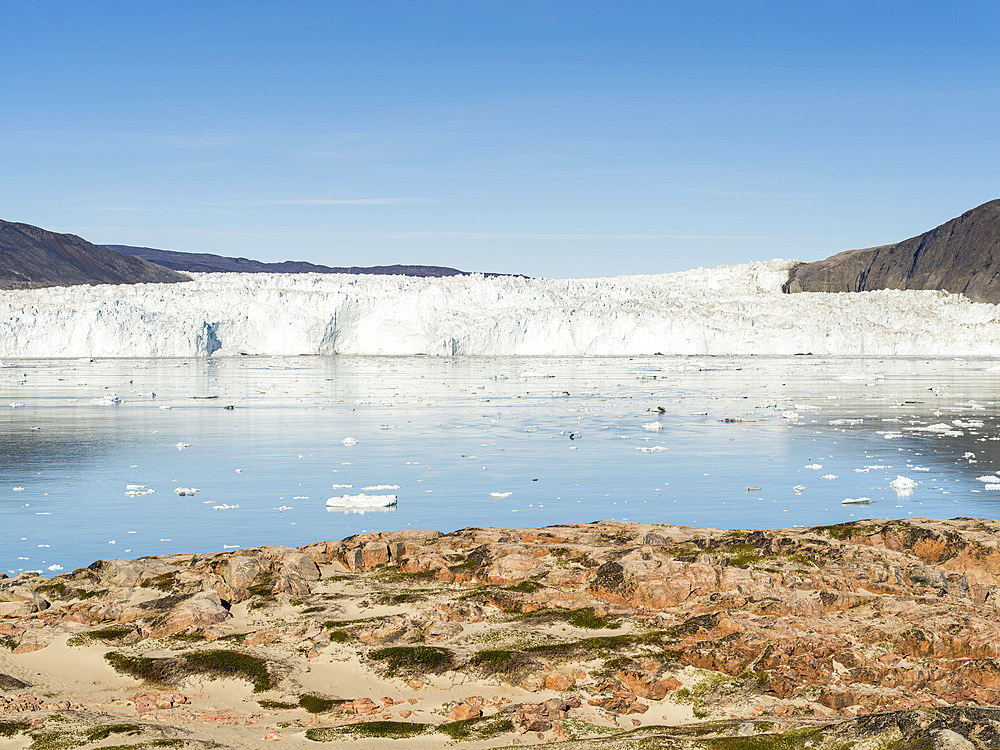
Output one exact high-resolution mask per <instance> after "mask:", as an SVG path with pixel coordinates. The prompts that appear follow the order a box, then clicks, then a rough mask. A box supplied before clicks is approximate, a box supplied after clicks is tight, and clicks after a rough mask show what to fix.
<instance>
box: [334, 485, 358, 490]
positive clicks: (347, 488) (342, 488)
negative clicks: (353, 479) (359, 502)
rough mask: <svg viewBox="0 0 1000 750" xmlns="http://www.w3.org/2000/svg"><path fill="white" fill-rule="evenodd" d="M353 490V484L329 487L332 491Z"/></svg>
mask: <svg viewBox="0 0 1000 750" xmlns="http://www.w3.org/2000/svg"><path fill="white" fill-rule="evenodd" d="M353 488H354V485H353V484H335V485H333V486H332V487H331V489H334V490H350V489H353Z"/></svg>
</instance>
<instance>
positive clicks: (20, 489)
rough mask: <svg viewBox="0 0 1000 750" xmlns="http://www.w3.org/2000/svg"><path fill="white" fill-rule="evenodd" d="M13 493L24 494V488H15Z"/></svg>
mask: <svg viewBox="0 0 1000 750" xmlns="http://www.w3.org/2000/svg"><path fill="white" fill-rule="evenodd" d="M11 491H12V492H24V487H15V488H14V489H13V490H11Z"/></svg>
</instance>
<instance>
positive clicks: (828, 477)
mask: <svg viewBox="0 0 1000 750" xmlns="http://www.w3.org/2000/svg"><path fill="white" fill-rule="evenodd" d="M837 476H838V475H837V474H824V475H823V476H821V477H820V479H829V480H830V481H833V480H834V479H836V478H837Z"/></svg>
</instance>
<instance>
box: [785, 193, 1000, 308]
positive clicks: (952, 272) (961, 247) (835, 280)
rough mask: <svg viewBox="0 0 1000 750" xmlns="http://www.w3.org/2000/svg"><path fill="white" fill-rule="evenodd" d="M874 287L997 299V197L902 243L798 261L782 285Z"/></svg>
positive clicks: (795, 288) (790, 288) (790, 289)
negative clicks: (937, 291) (813, 259)
mask: <svg viewBox="0 0 1000 750" xmlns="http://www.w3.org/2000/svg"><path fill="white" fill-rule="evenodd" d="M877 289H942V290H944V291H947V292H953V293H955V294H964V295H965V296H966V297H968V298H969V299H970V300H972V301H973V302H990V303H993V304H996V303H1000V199H997V200H992V201H988V202H986V203H984V204H982V205H980V206H976V207H975V208H973V209H971V210H969V211H966V212H965V213H963V214H962V215H961V216H957V217H955V218H954V219H951V220H949V221H946V222H945V223H943V224H941V225H940V226H937V227H934V228H933V229H930V230H928V231H926V232H924V233H923V234H919V235H917V236H916V237H910V238H909V239H906V240H902V241H901V242H895V243H891V244H888V245H880V246H877V247H869V248H862V249H859V250H846V251H844V252H841V253H837V254H836V255H832V256H830V257H829V258H826V259H824V260H818V261H814V262H812V263H800V264H799V265H797V266H793V267H792V268H791V269H790V270H789V273H788V281H787V282H785V284H784V286H783V287H782V291H784V292H785V293H788V294H794V293H798V292H868V291H874V290H877Z"/></svg>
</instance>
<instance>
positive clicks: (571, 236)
mask: <svg viewBox="0 0 1000 750" xmlns="http://www.w3.org/2000/svg"><path fill="white" fill-rule="evenodd" d="M387 236H389V237H390V238H392V239H457V240H777V239H781V238H780V237H765V236H760V235H748V234H604V233H577V232H572V233H562V232H437V231H429V232H424V231H407V232H390V233H388V235H387Z"/></svg>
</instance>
